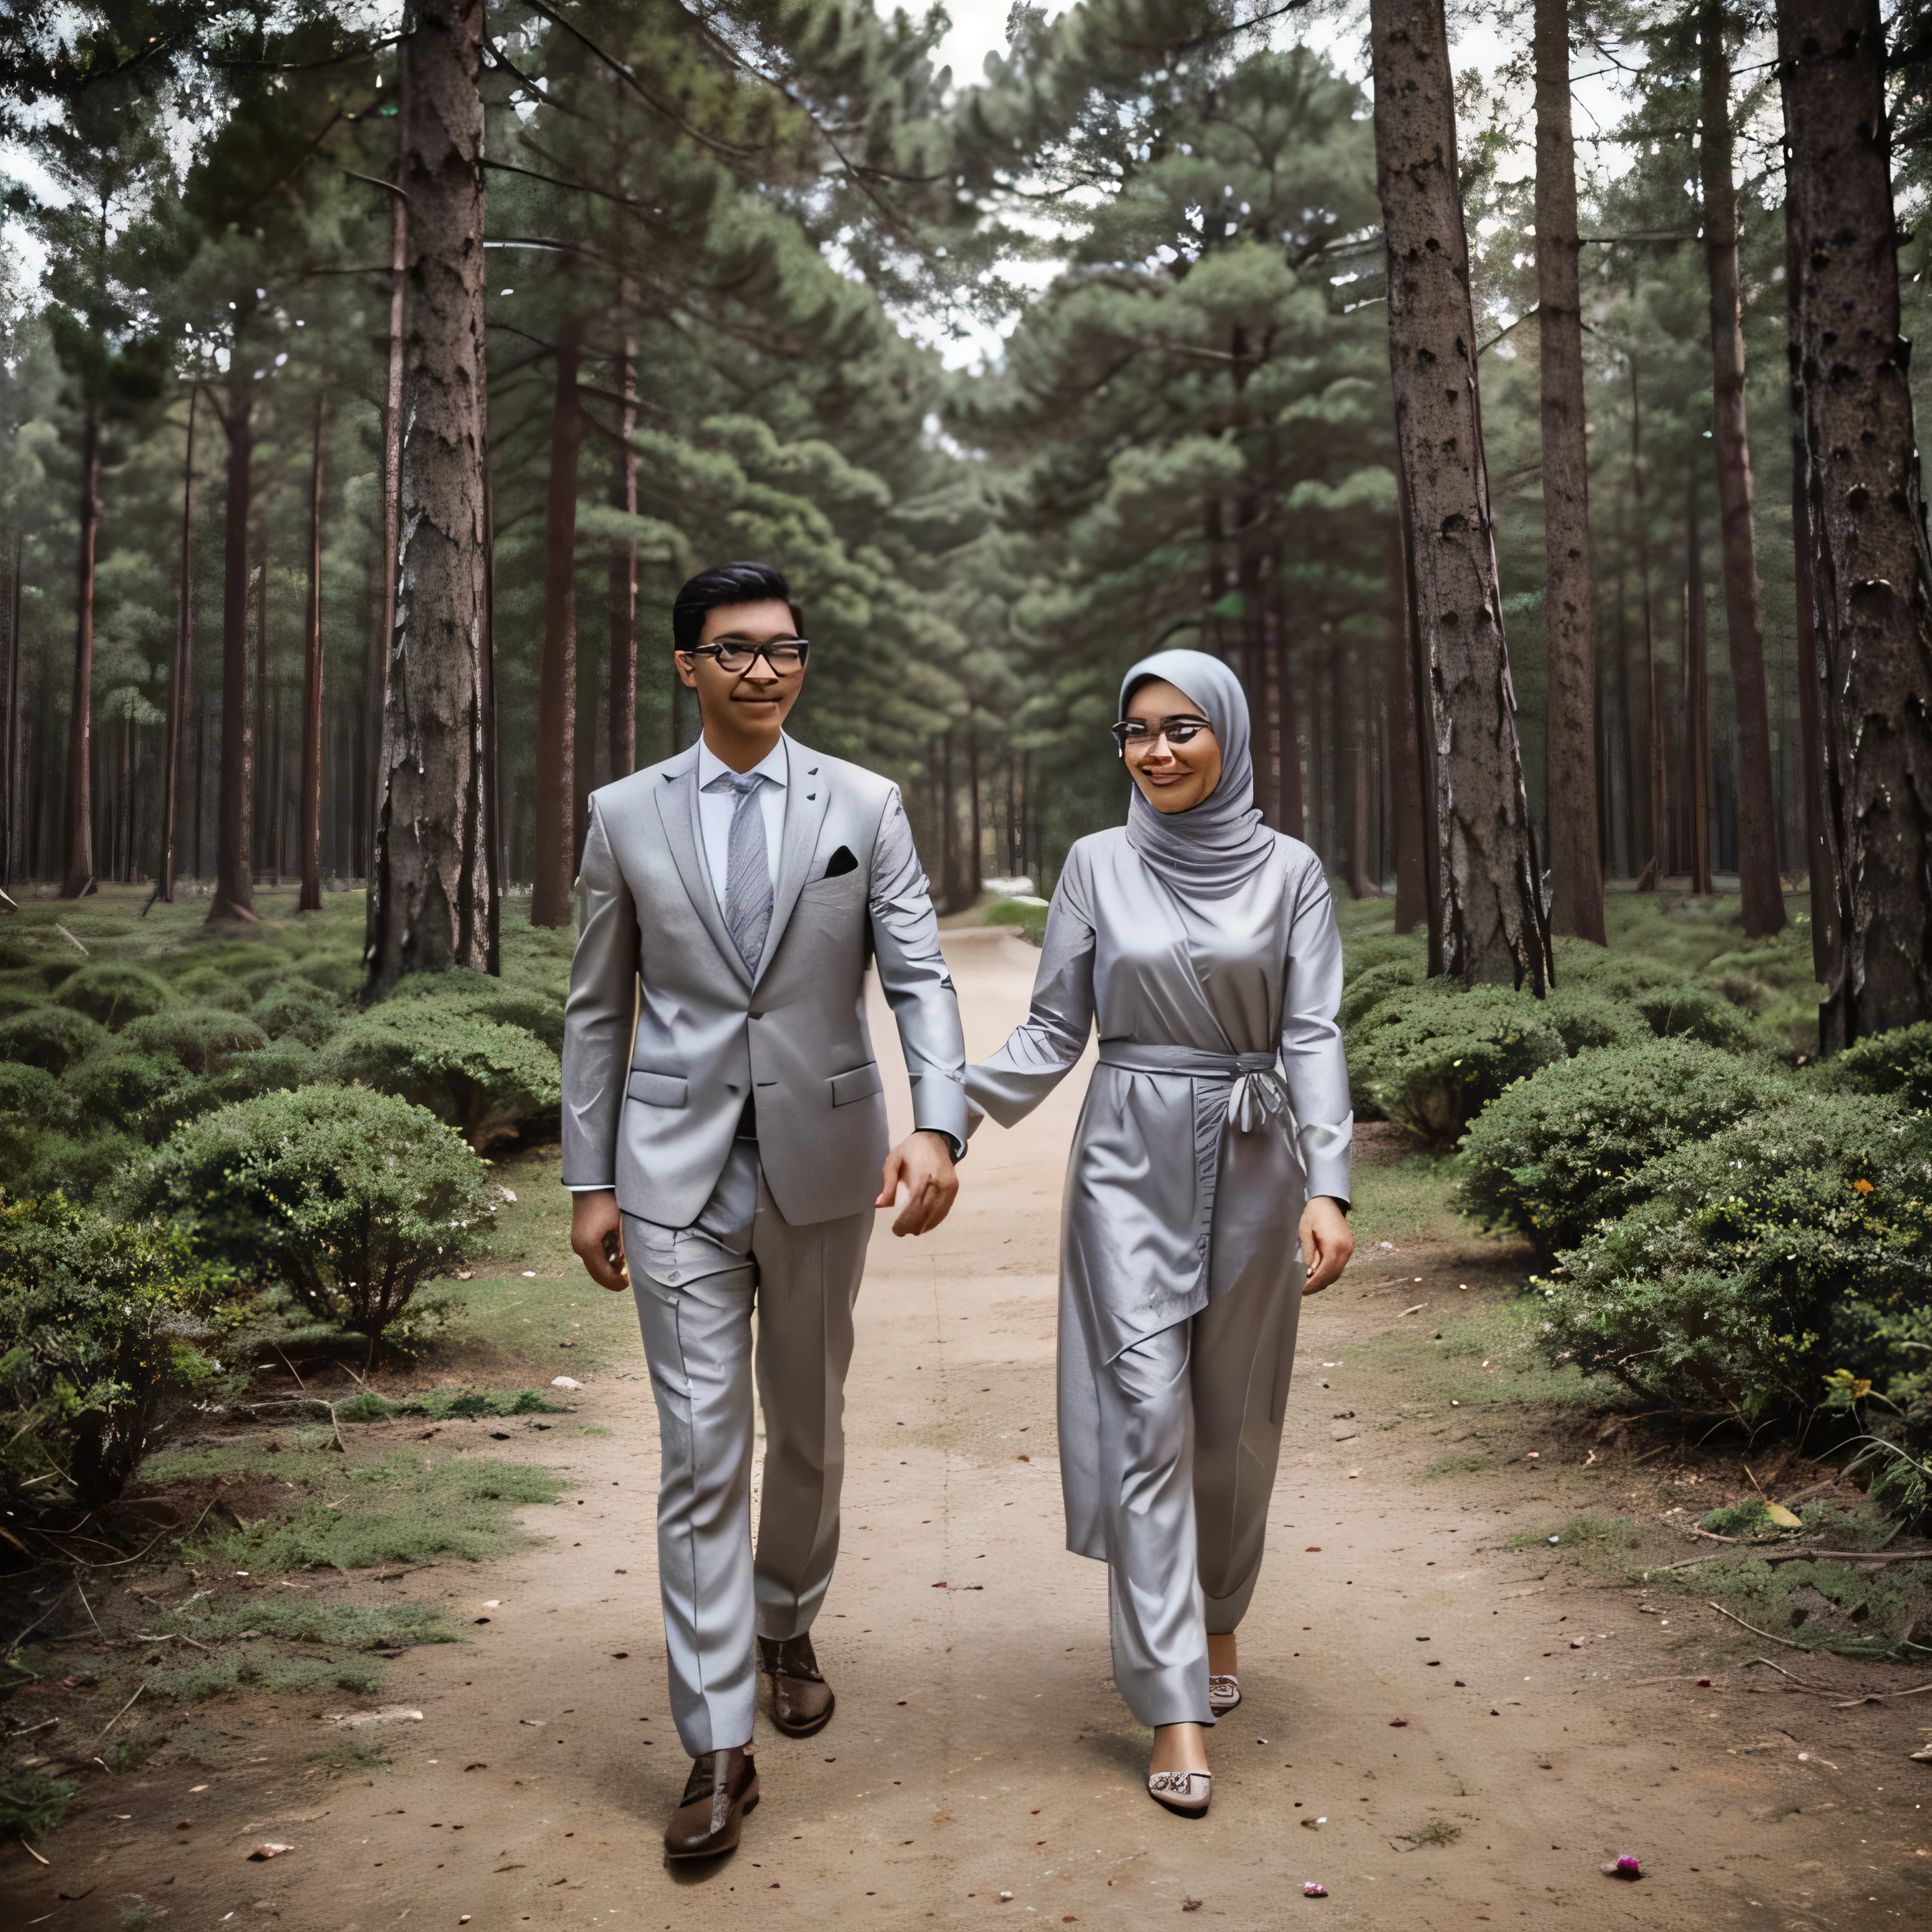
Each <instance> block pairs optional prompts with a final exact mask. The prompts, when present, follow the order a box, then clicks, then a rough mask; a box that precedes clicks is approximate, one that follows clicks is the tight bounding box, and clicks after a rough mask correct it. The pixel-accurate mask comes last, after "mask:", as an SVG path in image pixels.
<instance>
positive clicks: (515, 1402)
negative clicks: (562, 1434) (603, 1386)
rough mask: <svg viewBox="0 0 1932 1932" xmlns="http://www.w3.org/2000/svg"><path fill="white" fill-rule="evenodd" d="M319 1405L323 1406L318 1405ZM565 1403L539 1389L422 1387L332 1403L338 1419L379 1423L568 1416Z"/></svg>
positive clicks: (369, 1393) (369, 1392)
mask: <svg viewBox="0 0 1932 1932" xmlns="http://www.w3.org/2000/svg"><path fill="white" fill-rule="evenodd" d="M322 1406H323V1408H325V1409H326V1407H327V1405H326V1403H325V1404H323V1405H322ZM570 1413H571V1409H570V1408H569V1406H568V1404H566V1403H560V1402H552V1401H551V1400H550V1397H548V1396H547V1395H545V1394H544V1392H543V1391H542V1390H541V1389H531V1388H526V1389H425V1390H424V1391H422V1393H421V1394H418V1395H406V1396H398V1397H395V1398H393V1399H392V1398H391V1397H388V1396H385V1395H378V1394H377V1392H376V1391H374V1389H365V1391H363V1392H362V1394H360V1395H359V1396H356V1397H353V1398H352V1399H351V1400H349V1401H347V1402H338V1403H337V1404H336V1405H335V1419H336V1420H337V1421H338V1422H383V1421H387V1420H388V1419H389V1418H390V1417H391V1416H392V1415H416V1416H425V1417H427V1418H428V1419H429V1420H430V1421H432V1422H449V1421H461V1422H467V1421H475V1419H476V1418H478V1417H479V1416H486V1415H569V1414H570Z"/></svg>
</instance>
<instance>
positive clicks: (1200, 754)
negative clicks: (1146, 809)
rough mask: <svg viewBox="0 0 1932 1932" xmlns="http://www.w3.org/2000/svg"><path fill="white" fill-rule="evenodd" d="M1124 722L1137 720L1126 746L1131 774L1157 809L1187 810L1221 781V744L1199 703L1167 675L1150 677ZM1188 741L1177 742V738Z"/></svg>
mask: <svg viewBox="0 0 1932 1932" xmlns="http://www.w3.org/2000/svg"><path fill="white" fill-rule="evenodd" d="M1121 723H1122V724H1138V725H1139V726H1141V727H1143V730H1144V733H1145V735H1139V734H1135V735H1130V736H1129V738H1128V739H1127V743H1126V745H1125V747H1124V755H1125V757H1126V759H1127V773H1128V775H1129V776H1130V778H1133V781H1134V783H1135V784H1137V785H1139V787H1140V789H1141V796H1142V797H1143V798H1145V799H1146V800H1147V802H1148V804H1150V805H1152V806H1153V807H1154V810H1155V811H1168V812H1172V811H1190V810H1191V809H1192V808H1193V807H1194V806H1196V805H1199V803H1200V802H1201V801H1202V799H1204V798H1206V797H1208V796H1209V795H1210V794H1211V793H1212V792H1213V790H1214V787H1216V786H1217V784H1220V782H1221V745H1220V740H1219V739H1217V737H1216V736H1214V727H1213V726H1212V725H1211V724H1209V723H1208V720H1207V719H1206V718H1205V716H1203V715H1202V711H1201V707H1200V706H1199V705H1198V704H1196V703H1195V702H1194V700H1193V698H1191V697H1189V696H1188V695H1187V693H1186V692H1185V691H1181V690H1178V689H1177V688H1175V686H1174V685H1171V684H1169V683H1168V682H1166V680H1165V679H1161V678H1150V679H1148V682H1146V683H1145V684H1144V685H1142V686H1141V687H1140V688H1139V690H1137V691H1136V692H1135V693H1134V694H1133V697H1131V698H1130V699H1129V700H1127V714H1126V715H1125V716H1124V718H1122V719H1121ZM1176 735H1178V736H1180V737H1181V739H1183V740H1184V742H1181V743H1179V744H1177V743H1175V736H1176Z"/></svg>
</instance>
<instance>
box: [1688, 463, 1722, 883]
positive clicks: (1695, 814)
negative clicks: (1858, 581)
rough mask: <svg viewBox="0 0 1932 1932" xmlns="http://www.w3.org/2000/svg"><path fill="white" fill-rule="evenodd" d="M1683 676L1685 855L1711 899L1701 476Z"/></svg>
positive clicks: (1693, 502)
mask: <svg viewBox="0 0 1932 1932" xmlns="http://www.w3.org/2000/svg"><path fill="white" fill-rule="evenodd" d="M1684 526H1685V571H1684V677H1685V684H1686V685H1687V687H1688V688H1687V690H1686V692H1685V696H1686V697H1687V699H1688V703H1687V705H1686V706H1685V710H1686V712H1687V715H1688V718H1689V721H1690V727H1691V728H1690V730H1689V733H1688V737H1689V740H1690V742H1689V745H1688V750H1687V756H1688V758H1689V760H1690V765H1691V772H1690V783H1689V784H1688V786H1687V787H1685V790H1686V793H1687V796H1688V803H1689V805H1690V807H1691V814H1690V831H1689V835H1688V838H1687V841H1686V843H1687V844H1688V846H1689V848H1690V849H1689V850H1688V853H1686V855H1685V856H1687V857H1688V859H1689V860H1690V865H1691V890H1692V891H1693V892H1700V893H1705V894H1708V893H1709V892H1712V891H1713V890H1714V889H1715V886H1714V883H1713V881H1712V877H1711V640H1710V624H1709V613H1708V611H1707V609H1706V603H1705V598H1704V544H1703V537H1702V535H1701V534H1700V532H1699V529H1698V527H1697V470H1696V469H1695V468H1693V469H1692V470H1691V480H1690V483H1689V486H1688V488H1687V490H1686V491H1685V504H1684Z"/></svg>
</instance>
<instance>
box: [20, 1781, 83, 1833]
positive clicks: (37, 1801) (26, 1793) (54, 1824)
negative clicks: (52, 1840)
mask: <svg viewBox="0 0 1932 1932" xmlns="http://www.w3.org/2000/svg"><path fill="white" fill-rule="evenodd" d="M78 1790H80V1785H79V1784H77V1782H76V1781H74V1779H73V1778H56V1777H55V1776H54V1775H53V1773H52V1772H50V1771H42V1770H29V1769H27V1768H26V1766H10V1767H9V1768H8V1769H6V1770H5V1771H0V1835H5V1836H6V1837H7V1838H45V1837H46V1835H47V1834H48V1833H49V1832H52V1831H56V1830H58V1829H59V1827H60V1825H61V1823H62V1820H64V1819H65V1817H67V1811H68V1806H69V1805H71V1804H72V1803H73V1802H74V1793H76V1792H77V1791H78Z"/></svg>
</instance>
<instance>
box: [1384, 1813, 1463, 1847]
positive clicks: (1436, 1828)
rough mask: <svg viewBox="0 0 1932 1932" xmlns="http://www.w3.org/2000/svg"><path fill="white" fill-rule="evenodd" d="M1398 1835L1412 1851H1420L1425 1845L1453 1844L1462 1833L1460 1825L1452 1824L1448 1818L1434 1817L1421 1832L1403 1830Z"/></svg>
mask: <svg viewBox="0 0 1932 1932" xmlns="http://www.w3.org/2000/svg"><path fill="white" fill-rule="evenodd" d="M1462 1835H1463V1828H1462V1826H1460V1825H1452V1824H1451V1823H1449V1821H1448V1820H1447V1819H1446V1818H1432V1819H1430V1821H1429V1823H1427V1824H1426V1825H1425V1826H1423V1828H1422V1829H1421V1831H1419V1832H1398V1833H1397V1836H1398V1837H1399V1838H1400V1839H1401V1840H1402V1841H1403V1843H1404V1844H1406V1846H1408V1847H1409V1849H1410V1850H1411V1851H1412V1852H1417V1851H1420V1850H1421V1849H1422V1847H1423V1846H1424V1845H1453V1844H1455V1843H1457V1841H1459V1840H1460V1838H1462Z"/></svg>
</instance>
